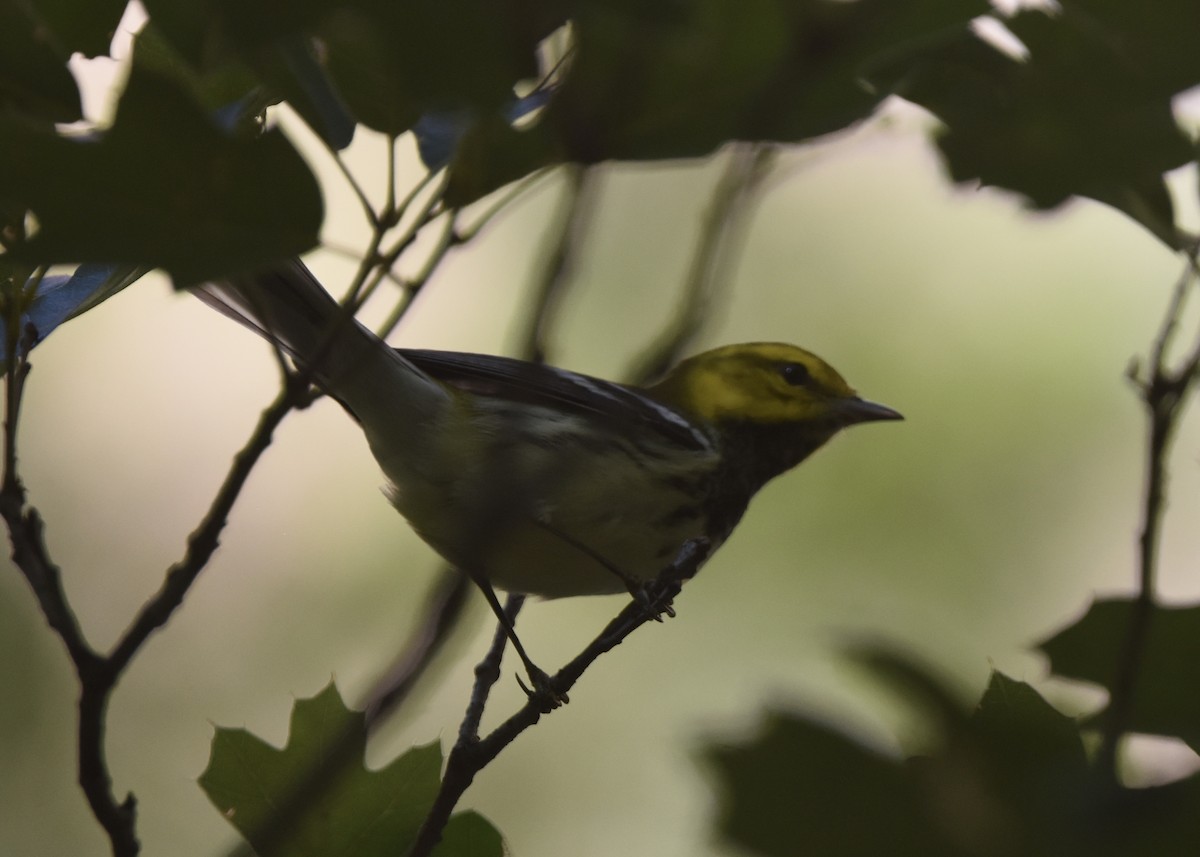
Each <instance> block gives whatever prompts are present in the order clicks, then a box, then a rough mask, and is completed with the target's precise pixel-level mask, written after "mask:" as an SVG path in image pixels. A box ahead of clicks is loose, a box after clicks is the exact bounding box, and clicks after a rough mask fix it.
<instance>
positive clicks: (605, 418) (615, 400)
mask: <svg viewBox="0 0 1200 857" xmlns="http://www.w3.org/2000/svg"><path fill="white" fill-rule="evenodd" d="M396 350H397V351H399V352H400V354H401V355H402V356H403V357H405V358H406V359H408V360H410V361H412V362H413V363H414V364H415V365H416V366H417V368H418V369H420V370H421V371H422V372H425V373H426V374H428V375H430V376H431V377H433V378H435V379H437V380H438V381H441V382H442V383H443V384H448V385H450V386H451V387H456V388H458V389H460V390H463V391H466V392H469V393H474V394H475V395H478V396H491V397H496V398H500V399H507V400H509V401H514V402H524V403H527V404H530V405H541V406H544V407H551V408H558V409H559V410H563V411H567V412H570V413H577V414H581V415H584V416H586V417H588V418H590V419H597V420H600V421H602V422H604V423H606V424H609V425H614V426H625V427H629V426H638V427H639V428H641V429H646V430H650V431H654V432H656V433H658V434H659V435H662V436H663V437H664V438H666V439H667V440H669V441H671V442H672V443H675V444H678V445H679V446H682V447H684V448H686V449H694V450H696V451H697V452H702V451H704V450H708V449H710V448H711V447H712V444H711V443H710V442H709V440H708V438H707V437H706V436H705V434H704V433H703V432H702V431H700V429H698V428H697V427H696V426H695V425H693V424H692V422H691V421H690V420H688V419H687V418H686V417H685V416H683V415H682V414H680V413H679V412H678V411H676V410H674V409H672V408H668V407H667V406H666V405H663V404H660V403H659V402H656V401H654V400H653V399H650V398H648V397H646V396H644V395H642V394H641V393H639V392H638V391H637V390H635V389H633V388H631V387H626V386H624V385H622V384H614V383H613V382H612V381H604V380H602V379H600V378H592V377H591V376H589V375H580V374H578V373H576V372H568V371H566V370H565V369H556V368H555V367H553V366H546V365H544V364H539V363H527V362H526V361H524V360H514V359H512V358H511V357H496V356H494V355H490V354H465V353H462V352H458V351H426V350H422V349H413V348H398V349H396Z"/></svg>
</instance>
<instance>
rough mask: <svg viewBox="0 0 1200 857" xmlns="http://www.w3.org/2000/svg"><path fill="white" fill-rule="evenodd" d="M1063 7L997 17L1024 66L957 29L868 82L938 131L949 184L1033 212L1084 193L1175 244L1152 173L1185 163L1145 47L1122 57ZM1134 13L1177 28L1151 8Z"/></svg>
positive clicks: (1111, 34)
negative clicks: (1017, 44) (1015, 197)
mask: <svg viewBox="0 0 1200 857" xmlns="http://www.w3.org/2000/svg"><path fill="white" fill-rule="evenodd" d="M1064 5H1065V7H1066V8H1065V9H1064V10H1063V11H1062V12H1061V13H1050V12H1046V11H1043V10H1034V9H1030V10H1024V11H1021V12H1019V13H1017V14H1016V15H1015V16H1013V17H1011V18H1009V19H1006V21H1005V23H1006V25H1007V26H1008V28H1009V29H1010V30H1011V31H1012V32H1013V33H1014V34H1015V35H1016V36H1017V37H1018V38H1019V39H1020V40H1021V42H1022V43H1023V44H1024V45H1025V47H1026V48H1027V49H1028V51H1029V56H1028V57H1027V58H1024V59H1017V58H1013V57H1010V56H1008V55H1007V54H1004V53H1002V52H1001V51H999V50H998V49H997V48H994V47H993V46H992V45H991V44H989V43H988V42H986V41H984V40H983V39H981V38H980V37H978V36H976V35H975V34H974V33H969V32H968V33H963V34H961V35H960V36H959V37H958V39H957V40H955V41H954V42H950V43H947V44H944V45H941V46H937V47H933V48H931V49H928V50H926V51H923V52H920V53H918V54H913V55H910V56H908V57H904V58H900V59H898V60H896V61H895V62H893V63H891V64H889V65H888V66H886V67H881V68H880V69H877V71H876V73H875V80H876V81H877V82H878V83H879V85H881V86H886V87H888V88H890V89H896V90H897V91H898V92H899V93H900V94H902V95H903V96H904V97H905V98H908V99H910V100H912V101H914V102H916V103H917V104H920V105H922V106H924V107H926V108H928V109H929V110H931V111H932V112H933V113H934V114H936V115H937V116H938V117H939V118H940V119H941V120H942V121H943V122H945V123H946V128H945V129H944V131H943V132H942V133H941V134H940V135H939V137H938V145H939V147H940V148H941V150H942V154H943V156H944V157H945V159H946V164H947V166H948V168H949V170H950V175H951V177H952V178H953V179H954V180H955V181H980V182H982V183H983V184H985V185H994V186H997V187H1002V188H1006V189H1009V190H1013V191H1016V192H1018V193H1020V194H1022V195H1024V196H1025V197H1026V198H1027V199H1028V200H1029V201H1030V203H1031V204H1032V205H1034V206H1035V207H1037V208H1053V207H1055V206H1058V205H1061V204H1062V203H1063V202H1065V201H1066V200H1068V199H1070V198H1071V197H1072V196H1087V197H1091V198H1092V199H1096V200H1099V201H1101V202H1104V203H1107V204H1109V205H1112V206H1114V207H1116V208H1118V209H1120V210H1121V211H1124V212H1125V213H1126V214H1128V215H1130V216H1131V217H1133V218H1134V219H1135V220H1136V221H1137V222H1139V223H1141V224H1142V225H1143V226H1145V227H1146V228H1147V229H1149V230H1150V231H1151V232H1153V233H1154V234H1155V235H1156V236H1157V237H1159V238H1160V239H1161V240H1163V241H1164V242H1166V243H1167V244H1169V245H1170V246H1172V247H1174V246H1176V244H1177V243H1178V236H1177V235H1176V233H1175V228H1174V213H1173V210H1172V207H1171V201H1170V198H1169V196H1168V194H1167V192H1166V189H1165V185H1164V183H1163V173H1165V172H1167V171H1169V170H1172V169H1174V168H1176V167H1179V166H1181V165H1182V164H1184V163H1187V162H1188V161H1190V160H1192V159H1193V158H1194V157H1195V151H1194V148H1193V146H1192V144H1191V142H1190V140H1189V139H1188V137H1187V135H1186V134H1184V133H1183V132H1182V131H1181V129H1180V128H1179V126H1178V125H1177V123H1176V122H1175V119H1174V116H1173V114H1172V109H1171V96H1172V95H1173V94H1174V91H1173V90H1171V89H1169V88H1164V85H1163V84H1164V78H1165V77H1166V75H1165V74H1162V73H1159V72H1157V71H1156V69H1155V68H1154V65H1156V64H1155V63H1151V62H1150V61H1149V60H1148V58H1147V56H1146V51H1145V50H1141V49H1140V50H1138V51H1135V52H1131V51H1129V50H1127V48H1128V47H1129V46H1128V45H1126V44H1125V43H1124V35H1125V34H1124V33H1123V32H1122V31H1121V30H1112V31H1108V30H1105V29H1104V27H1103V26H1102V25H1101V24H1100V22H1099V21H1097V20H1096V19H1094V18H1092V17H1090V16H1089V15H1088V14H1086V12H1084V13H1082V14H1081V13H1079V12H1077V11H1075V10H1081V9H1082V8H1083V7H1084V6H1086V5H1088V4H1086V3H1075V4H1064ZM1102 5H1108V4H1102ZM1194 12H1195V10H1194V8H1193V9H1192V13H1191V14H1194ZM1129 14H1134V10H1132V9H1130V10H1129V13H1128V14H1125V15H1121V16H1120V17H1121V18H1122V19H1124V18H1128V16H1129ZM1137 14H1139V15H1142V16H1144V17H1146V18H1155V19H1158V20H1160V21H1162V22H1164V23H1165V22H1167V21H1173V22H1174V25H1175V26H1178V24H1179V22H1180V21H1181V20H1183V19H1181V18H1173V19H1172V18H1170V16H1169V15H1163V14H1162V10H1160V9H1159V8H1157V7H1153V8H1152V7H1145V8H1141V9H1139V10H1138V11H1137ZM1140 29H1141V31H1142V32H1143V33H1144V32H1145V30H1146V29H1147V28H1146V27H1142V28H1140ZM1153 30H1154V31H1155V32H1157V30H1158V27H1155V28H1153ZM1146 47H1148V45H1145V44H1142V45H1141V48H1143V49H1144V48H1146ZM1193 53H1194V52H1193ZM1161 64H1162V63H1161V62H1159V63H1157V65H1161ZM1193 64H1194V61H1193ZM1172 78H1173V80H1174V81H1175V82H1178V81H1180V80H1186V79H1188V75H1187V74H1184V75H1172ZM1197 82H1200V77H1198V78H1197Z"/></svg>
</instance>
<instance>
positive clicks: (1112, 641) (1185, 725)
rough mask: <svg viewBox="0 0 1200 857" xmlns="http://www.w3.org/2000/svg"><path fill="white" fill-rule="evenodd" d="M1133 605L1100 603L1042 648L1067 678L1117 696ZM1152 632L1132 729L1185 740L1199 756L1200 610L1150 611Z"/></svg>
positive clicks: (1137, 687)
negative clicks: (1115, 686) (1115, 688)
mask: <svg viewBox="0 0 1200 857" xmlns="http://www.w3.org/2000/svg"><path fill="white" fill-rule="evenodd" d="M1134 609H1135V608H1134V605H1133V603H1132V602H1131V601H1127V600H1106V601H1097V602H1095V603H1094V604H1092V607H1091V609H1090V610H1088V612H1087V615H1085V616H1084V617H1083V618H1082V619H1080V620H1079V621H1078V622H1076V623H1075V624H1074V625H1071V626H1070V627H1067V628H1064V629H1063V630H1062V631H1059V632H1058V633H1057V634H1055V635H1054V636H1053V637H1051V638H1050V639H1048V640H1046V641H1045V642H1044V643H1041V644H1040V645H1039V646H1038V648H1040V649H1041V650H1042V651H1043V652H1045V653H1046V655H1047V656H1049V658H1050V666H1051V669H1053V670H1054V672H1055V673H1056V674H1057V675H1060V676H1064V677H1065V678H1073V679H1078V680H1080V681H1088V682H1092V683H1094V684H1099V685H1102V686H1103V687H1105V688H1106V689H1108V690H1109V691H1110V692H1111V691H1112V683H1113V680H1114V679H1115V677H1116V675H1117V670H1118V667H1119V665H1120V663H1121V658H1122V653H1123V651H1124V647H1125V645H1126V641H1127V637H1128V634H1129V627H1130V622H1131V616H1132V613H1133V610H1134ZM1151 610H1152V615H1151V617H1150V625H1149V632H1148V634H1147V637H1146V642H1145V648H1144V651H1143V656H1142V661H1141V664H1140V665H1139V667H1138V674H1137V681H1136V683H1135V685H1134V688H1133V700H1132V708H1131V715H1132V716H1131V720H1130V724H1129V725H1130V728H1131V729H1132V730H1133V731H1135V732H1146V733H1150V734H1154V735H1171V736H1175V737H1178V738H1182V739H1183V740H1184V741H1186V742H1187V743H1188V744H1189V745H1190V746H1191V748H1192V749H1193V750H1196V751H1197V752H1200V658H1198V657H1196V656H1195V655H1196V653H1197V652H1200V607H1160V606H1156V607H1153V608H1151Z"/></svg>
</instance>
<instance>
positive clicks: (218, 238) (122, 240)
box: [0, 66, 322, 284]
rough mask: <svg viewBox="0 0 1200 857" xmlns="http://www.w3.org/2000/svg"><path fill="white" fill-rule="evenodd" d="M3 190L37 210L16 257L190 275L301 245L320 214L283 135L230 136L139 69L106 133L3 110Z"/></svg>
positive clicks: (311, 184)
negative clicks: (79, 132) (81, 133)
mask: <svg viewBox="0 0 1200 857" xmlns="http://www.w3.org/2000/svg"><path fill="white" fill-rule="evenodd" d="M0 198H6V199H8V200H13V201H16V202H18V203H21V204H23V205H25V206H27V207H28V208H30V209H32V210H33V212H34V213H35V214H36V215H37V220H38V225H39V229H38V232H37V233H36V234H35V235H34V236H33V238H32V239H31V240H30V242H29V243H28V244H26V245H23V246H20V247H18V248H17V249H16V250H15V251H14V254H15V257H17V258H24V259H34V260H36V261H39V262H104V263H128V264H132V265H144V266H147V267H162V268H166V269H167V270H168V271H169V272H170V273H171V275H172V276H173V277H174V278H175V279H176V282H177V283H182V284H187V283H190V282H195V281H197V280H201V279H204V278H207V277H212V276H218V275H220V274H222V273H225V272H228V271H231V270H235V269H239V268H246V267H251V266H254V265H261V264H265V263H267V262H270V261H272V260H275V259H278V258H281V257H286V256H291V255H295V254H298V253H301V252H303V251H305V250H307V249H309V248H311V247H312V246H313V245H314V244H315V243H316V240H317V231H318V229H319V227H320V224H321V218H322V206H321V198H320V191H319V189H318V187H317V184H316V180H315V179H314V178H313V176H312V174H311V173H310V172H309V170H308V167H307V166H306V164H305V163H304V161H303V160H302V159H301V158H300V156H299V154H297V152H296V151H295V150H294V149H293V148H292V146H291V145H290V144H289V143H288V142H287V140H285V139H284V137H283V136H282V135H281V134H279V133H278V132H273V131H271V132H267V133H266V134H265V135H263V136H262V138H260V139H257V140H253V141H248V140H239V139H233V138H230V137H229V136H227V135H225V134H224V133H222V132H221V131H220V130H219V129H218V128H217V127H216V126H215V125H214V124H213V123H212V121H211V120H210V119H209V118H208V117H207V116H206V115H205V114H204V112H203V111H202V110H201V108H200V106H199V105H197V104H196V103H195V102H194V101H193V100H192V99H191V98H190V97H189V96H188V94H187V93H186V91H185V90H183V89H181V88H180V87H179V86H178V84H177V83H175V82H174V81H172V80H170V79H168V78H165V77H163V76H161V75H159V74H158V73H156V72H153V71H151V70H149V69H147V68H145V67H140V66H135V67H134V68H133V71H132V73H131V76H130V80H129V84H128V86H127V88H126V90H125V92H124V94H123V95H122V97H121V101H120V104H119V106H118V110H117V117H116V120H115V123H114V125H113V127H112V128H111V129H110V130H109V131H107V132H106V133H105V134H103V135H102V136H101V137H100V138H99V139H98V140H95V141H92V140H87V141H79V140H70V139H67V138H64V137H61V136H58V135H56V134H54V133H52V132H50V131H48V130H46V129H42V128H34V127H30V126H28V125H25V124H23V123H21V122H19V121H17V120H14V119H12V118H9V117H5V116H0Z"/></svg>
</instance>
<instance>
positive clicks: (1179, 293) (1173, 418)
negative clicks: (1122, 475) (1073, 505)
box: [1096, 255, 1200, 783]
mask: <svg viewBox="0 0 1200 857" xmlns="http://www.w3.org/2000/svg"><path fill="white" fill-rule="evenodd" d="M1196 275H1197V271H1196V257H1195V255H1193V256H1192V257H1191V258H1190V259H1189V260H1188V266H1187V269H1186V270H1185V271H1184V273H1183V275H1182V276H1181V277H1180V278H1179V281H1178V283H1177V284H1176V286H1175V291H1174V293H1173V294H1172V296H1171V301H1170V303H1169V305H1168V307H1167V313H1166V315H1165V316H1164V318H1163V322H1162V325H1161V326H1160V327H1159V331H1158V334H1157V336H1156V337H1155V341H1154V345H1153V347H1152V349H1151V355H1150V365H1149V367H1148V369H1147V372H1148V377H1147V378H1145V379H1141V378H1138V377H1137V376H1136V374H1133V373H1131V376H1132V377H1133V380H1134V383H1135V384H1136V385H1137V387H1138V391H1139V394H1140V396H1141V399H1142V403H1143V404H1144V406H1145V408H1146V413H1147V415H1148V417H1149V420H1150V426H1149V428H1150V431H1149V438H1148V442H1147V447H1146V494H1145V501H1144V504H1143V513H1142V514H1143V520H1142V531H1141V536H1140V539H1139V551H1138V591H1137V595H1136V596H1135V597H1134V600H1133V605H1132V610H1131V613H1130V617H1129V627H1128V628H1127V629H1126V632H1125V641H1124V644H1123V645H1122V648H1121V653H1120V657H1119V660H1118V664H1117V668H1116V674H1115V676H1114V678H1113V682H1112V685H1111V697H1110V699H1109V704H1108V710H1107V712H1106V715H1105V720H1104V725H1103V729H1102V732H1101V743H1100V750H1099V752H1098V753H1097V756H1096V766H1097V768H1098V770H1099V771H1100V773H1101V775H1102V776H1104V777H1105V778H1106V779H1107V780H1109V781H1110V782H1113V783H1116V782H1117V751H1118V749H1119V746H1120V743H1121V738H1122V737H1123V736H1124V734H1125V733H1126V731H1128V729H1129V726H1130V723H1131V720H1132V716H1133V701H1134V694H1135V692H1136V689H1137V680H1138V675H1139V673H1140V672H1141V668H1142V662H1143V660H1144V658H1145V654H1146V646H1147V642H1148V640H1149V635H1150V624H1151V621H1152V619H1153V616H1154V613H1155V610H1156V607H1157V600H1156V593H1155V587H1156V581H1155V577H1156V574H1157V570H1158V547H1159V539H1160V536H1161V532H1162V519H1163V512H1164V508H1165V497H1166V480H1167V462H1168V458H1169V451H1170V447H1171V442H1172V440H1173V439H1174V435H1175V431H1176V429H1177V428H1178V427H1179V416H1180V414H1181V412H1182V409H1183V405H1184V403H1185V402H1186V400H1187V394H1188V392H1189V390H1190V388H1191V387H1192V385H1193V384H1194V383H1195V382H1196V380H1197V377H1198V375H1200V339H1198V340H1197V342H1196V344H1195V345H1194V346H1193V350H1192V352H1191V354H1190V355H1189V356H1188V357H1187V358H1186V359H1185V360H1184V361H1183V362H1182V364H1181V366H1180V368H1179V369H1177V370H1174V371H1172V369H1171V368H1170V367H1169V366H1167V359H1168V355H1167V352H1168V350H1169V349H1170V346H1171V343H1172V341H1173V339H1174V337H1175V334H1176V332H1177V329H1178V326H1179V319H1180V317H1181V315H1182V313H1183V307H1184V303H1185V300H1186V297H1187V293H1188V291H1189V289H1190V288H1191V287H1192V286H1193V284H1194V281H1195V279H1196Z"/></svg>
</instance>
